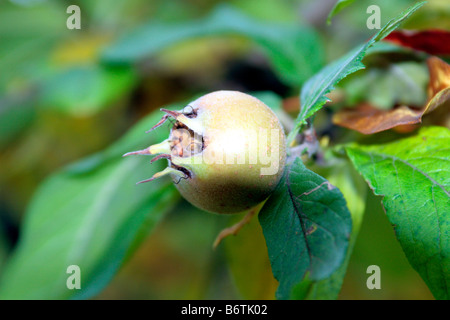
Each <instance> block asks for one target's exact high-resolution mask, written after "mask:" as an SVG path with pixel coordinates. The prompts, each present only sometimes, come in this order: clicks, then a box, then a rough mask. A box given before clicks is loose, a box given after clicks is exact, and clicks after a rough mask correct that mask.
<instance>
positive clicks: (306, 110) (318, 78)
mask: <svg viewBox="0 0 450 320" xmlns="http://www.w3.org/2000/svg"><path fill="white" fill-rule="evenodd" d="M423 4H424V2H420V3H417V4H415V5H414V6H411V7H410V8H408V9H407V10H405V11H404V12H402V13H401V14H400V15H399V16H397V17H396V18H394V19H392V20H391V21H389V22H388V23H387V24H386V25H385V26H384V27H383V28H382V29H381V30H380V31H378V33H377V34H375V35H374V36H373V37H372V38H371V39H370V40H369V41H368V42H366V43H365V44H363V45H362V46H358V47H357V48H355V49H353V50H352V51H350V52H349V53H347V54H346V55H345V56H343V57H342V58H340V59H338V60H337V61H335V62H333V63H331V64H329V65H327V66H326V67H324V68H323V69H322V70H321V71H319V73H317V74H316V75H314V76H313V77H312V78H311V79H309V80H308V81H307V82H306V83H305V84H304V86H303V88H302V91H301V94H300V101H301V109H300V112H299V114H298V117H297V119H296V121H295V127H294V130H292V131H291V132H290V134H289V136H288V139H287V141H288V144H289V145H290V144H291V143H292V142H293V140H294V138H295V136H296V135H297V133H298V132H299V131H300V130H301V128H302V126H303V125H304V124H305V123H306V119H308V118H309V117H311V116H312V115H313V114H314V113H316V112H317V111H319V110H320V109H321V108H322V106H323V105H324V104H325V103H326V102H327V101H330V100H329V99H328V98H327V97H326V94H327V93H329V92H330V91H331V90H333V89H334V86H335V85H336V84H337V83H338V82H339V81H341V80H342V79H344V78H345V77H346V76H348V75H349V74H352V73H354V72H356V71H358V70H361V69H363V68H364V64H363V63H362V62H361V60H362V59H363V58H364V56H365V54H366V51H367V49H368V48H369V47H370V46H372V45H373V44H374V43H375V42H377V41H380V40H382V39H383V38H384V37H386V36H387V35H388V34H389V33H391V32H392V31H393V30H394V29H396V28H397V27H398V26H399V25H400V23H402V22H403V21H404V20H405V19H407V18H408V17H409V16H410V15H411V14H412V13H413V12H414V11H416V10H417V9H419V8H420V7H421V6H422V5H423Z"/></svg>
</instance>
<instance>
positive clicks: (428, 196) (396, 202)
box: [346, 127, 450, 299]
mask: <svg viewBox="0 0 450 320" xmlns="http://www.w3.org/2000/svg"><path fill="white" fill-rule="evenodd" d="M449 142H450V131H449V130H448V129H447V128H441V127H429V128H423V129H422V130H420V132H419V133H418V134H417V135H415V136H412V137H409V138H405V139H401V140H398V141H395V142H391V143H387V144H383V145H374V146H361V145H352V146H348V147H346V150H347V154H348V156H349V157H350V159H351V160H352V162H353V164H354V165H355V167H356V169H357V170H358V171H359V172H360V173H361V174H362V175H363V176H364V178H365V179H366V180H367V182H368V183H369V185H370V187H371V188H372V189H373V190H374V192H375V194H377V195H382V196H384V199H383V205H384V208H385V210H386V214H387V216H388V218H389V221H390V222H391V224H392V225H393V226H394V229H395V233H396V236H397V238H398V240H399V242H400V244H401V246H402V248H403V250H404V252H405V254H406V257H407V258H408V260H409V262H410V263H411V265H412V266H413V267H414V268H415V269H416V270H417V271H418V272H419V274H420V275H421V277H422V278H423V279H424V280H425V282H426V283H427V285H428V286H429V288H430V290H431V292H432V293H433V295H434V296H435V297H436V298H437V299H449V298H450V174H449V168H450V144H449Z"/></svg>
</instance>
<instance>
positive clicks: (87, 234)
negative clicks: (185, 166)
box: [0, 112, 179, 299]
mask: <svg viewBox="0 0 450 320" xmlns="http://www.w3.org/2000/svg"><path fill="white" fill-rule="evenodd" d="M160 117H161V114H160V113H159V112H157V113H155V114H152V115H151V116H149V117H147V118H145V119H144V120H143V121H141V122H140V123H139V124H138V125H136V127H135V128H134V129H133V130H131V131H130V133H128V134H127V135H125V136H124V137H123V138H122V139H121V140H119V141H118V142H117V143H116V144H115V145H113V146H111V147H110V148H108V149H107V150H105V151H104V152H102V153H99V154H97V155H94V156H92V157H89V158H87V159H85V160H83V161H81V162H79V163H77V164H76V165H72V166H70V167H68V168H66V169H63V170H62V171H60V172H58V173H56V174H54V175H53V176H51V177H50V178H49V179H47V180H46V181H45V182H44V184H43V185H42V186H41V187H40V188H39V190H38V192H37V193H36V194H35V196H34V198H33V200H32V202H31V205H30V207H29V210H28V212H27V214H26V217H25V221H24V226H23V229H22V234H21V238H20V242H19V245H18V248H17V250H16V252H15V253H14V255H13V257H12V259H11V260H10V261H9V263H8V264H7V266H6V270H5V273H4V274H3V276H2V278H1V279H0V298H3V299H67V298H89V297H92V296H93V295H95V294H97V293H98V292H100V290H101V289H102V288H103V287H104V286H105V285H106V284H107V283H108V282H109V281H110V279H111V278H112V276H113V275H114V274H115V272H116V271H117V270H118V268H119V267H120V265H121V264H122V263H123V260H124V258H125V257H126V256H127V255H129V254H130V251H129V250H130V248H131V247H132V248H135V245H136V241H138V240H139V239H142V238H141V237H142V234H143V233H146V234H148V232H149V231H151V230H152V229H153V227H154V226H155V225H156V223H157V222H158V221H159V220H160V219H161V217H162V216H163V215H164V214H165V212H167V210H169V209H170V208H171V205H172V204H174V202H175V201H176V200H177V199H179V194H178V192H177V191H176V190H175V188H174V187H173V186H172V185H171V182H170V181H169V180H165V179H161V180H158V181H155V182H154V183H147V184H142V185H136V182H137V181H140V180H143V179H145V178H148V177H150V176H152V175H153V173H154V172H156V171H157V170H161V169H162V168H163V167H164V166H165V164H164V163H163V162H161V163H160V161H158V162H156V163H153V164H152V165H150V164H149V163H148V162H147V161H145V157H135V158H122V154H123V153H124V152H125V151H130V150H135V149H138V148H140V149H143V148H144V147H146V146H148V145H150V144H153V143H156V142H160V141H162V140H163V139H164V137H165V136H166V135H167V134H168V130H165V128H164V127H161V128H159V129H158V130H155V131H153V132H151V133H149V134H145V133H144V131H145V130H146V129H149V128H150V127H151V126H152V125H153V124H155V123H156V122H157V120H159V119H160ZM138 131H139V132H140V135H138ZM137 146H138V148H136V147H137ZM70 265H78V266H79V267H80V269H81V290H69V289H68V288H67V287H66V280H67V277H68V276H69V274H67V273H66V270H67V267H68V266H70Z"/></svg>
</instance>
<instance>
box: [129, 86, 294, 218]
mask: <svg viewBox="0 0 450 320" xmlns="http://www.w3.org/2000/svg"><path fill="white" fill-rule="evenodd" d="M161 110H162V111H164V112H166V115H164V117H163V118H162V119H161V121H159V122H158V123H157V124H156V125H155V126H154V127H153V128H152V129H154V128H156V127H159V126H160V125H161V124H162V123H164V121H165V120H166V119H167V118H168V117H173V118H175V120H176V121H175V124H174V125H173V128H172V129H171V132H170V135H169V138H168V139H167V140H165V141H163V142H162V143H160V144H157V145H154V146H150V147H149V148H147V149H145V150H141V151H135V152H130V153H128V154H126V155H129V154H152V155H153V154H159V155H158V156H156V157H155V158H154V159H153V160H152V161H155V160H157V159H161V158H165V159H168V161H169V166H168V167H167V168H166V169H165V170H163V171H161V172H159V173H157V174H155V175H154V176H153V177H152V178H150V179H148V180H144V181H141V182H147V181H151V180H154V179H155V178H158V177H161V176H163V175H166V174H170V175H171V176H172V179H173V180H174V183H175V185H176V187H177V189H178V190H179V191H180V193H181V194H182V195H183V197H184V198H185V199H186V200H188V201H189V202H190V203H192V204H193V205H195V206H197V207H199V208H201V209H203V210H206V211H209V212H214V213H238V212H242V211H244V210H247V209H250V208H252V207H254V206H256V205H257V204H259V203H260V202H262V201H263V200H265V199H266V198H267V197H268V196H269V195H270V193H271V192H272V191H273V190H274V189H275V187H276V186H277V184H278V182H279V181H280V179H281V176H282V174H283V170H284V166H285V162H286V138H285V134H284V131H283V128H282V126H281V124H280V122H279V120H278V118H277V117H276V115H275V114H274V113H273V112H272V110H271V109H270V108H269V107H267V106H266V105H265V104H264V103H263V102H262V101H260V100H258V99H256V98H255V97H252V96H250V95H248V94H245V93H242V92H237V91H217V92H212V93H209V94H207V95H204V96H202V97H200V98H199V99H197V100H195V101H193V102H191V103H190V104H189V105H188V106H186V107H185V108H184V109H183V110H181V111H179V112H177V111H170V110H166V109H161Z"/></svg>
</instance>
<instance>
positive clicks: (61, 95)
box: [38, 65, 136, 116]
mask: <svg viewBox="0 0 450 320" xmlns="http://www.w3.org/2000/svg"><path fill="white" fill-rule="evenodd" d="M135 82H136V74H135V73H134V72H133V70H132V69H131V68H111V67H109V68H106V67H101V66H97V65H86V66H77V67H73V68H70V69H66V70H63V71H60V72H58V73H56V74H54V75H53V76H51V77H50V78H49V79H48V80H46V81H45V83H44V85H43V92H42V96H41V97H40V101H39V102H38V103H39V104H40V105H41V107H43V108H46V109H53V110H57V111H59V112H62V113H65V114H71V115H75V116H86V115H90V114H93V113H96V112H98V111H100V110H102V109H103V108H105V107H107V106H109V105H111V103H113V102H115V101H116V100H117V99H119V98H121V97H122V96H123V95H125V94H126V93H127V92H129V90H130V89H131V88H132V87H133V85H134V84H135Z"/></svg>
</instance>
